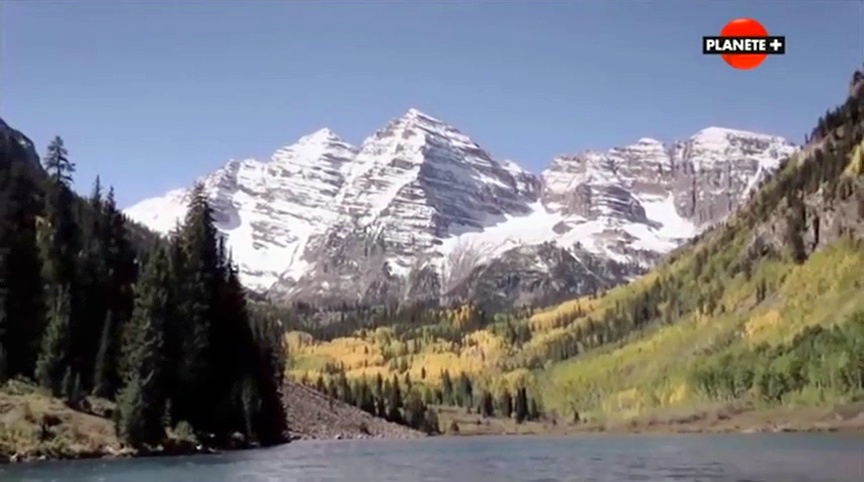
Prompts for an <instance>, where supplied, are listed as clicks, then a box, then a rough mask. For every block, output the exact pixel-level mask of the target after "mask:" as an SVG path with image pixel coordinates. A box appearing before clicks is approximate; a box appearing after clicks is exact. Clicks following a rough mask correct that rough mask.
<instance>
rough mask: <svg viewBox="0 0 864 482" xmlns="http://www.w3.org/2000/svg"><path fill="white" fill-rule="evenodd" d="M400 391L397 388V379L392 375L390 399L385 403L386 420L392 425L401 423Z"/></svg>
mask: <svg viewBox="0 0 864 482" xmlns="http://www.w3.org/2000/svg"><path fill="white" fill-rule="evenodd" d="M401 409H402V390H401V389H400V388H399V378H398V377H396V375H393V382H392V384H391V388H390V399H389V401H388V403H387V420H389V421H391V422H393V423H403V421H404V420H403V418H402V412H401V411H400V410H401Z"/></svg>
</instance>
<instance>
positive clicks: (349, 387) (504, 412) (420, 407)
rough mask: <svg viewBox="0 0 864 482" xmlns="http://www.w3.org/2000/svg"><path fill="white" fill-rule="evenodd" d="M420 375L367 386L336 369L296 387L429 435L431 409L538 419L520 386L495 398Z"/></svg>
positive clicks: (465, 384)
mask: <svg viewBox="0 0 864 482" xmlns="http://www.w3.org/2000/svg"><path fill="white" fill-rule="evenodd" d="M425 375H426V371H425V369H422V370H421V376H420V378H421V379H420V380H419V381H413V380H412V379H411V376H410V375H409V374H408V373H405V375H404V377H403V378H402V379H401V381H400V378H399V376H398V375H396V374H394V375H393V376H392V377H391V378H389V379H385V378H384V377H383V376H382V375H381V374H380V373H378V374H376V375H375V377H373V378H372V379H371V380H370V379H369V378H366V377H361V378H355V379H354V380H349V378H348V377H347V375H346V373H345V370H344V369H340V370H338V371H336V372H335V373H333V374H329V375H326V376H325V375H324V374H319V375H318V377H317V378H315V380H312V379H311V378H310V377H308V376H307V375H303V376H302V377H301V378H300V383H302V384H304V385H306V386H309V387H311V388H314V389H315V390H317V391H319V392H321V393H324V394H326V395H328V396H330V397H331V398H332V399H334V400H341V401H343V402H345V403H348V404H350V405H354V406H356V407H357V408H360V409H361V410H364V411H366V412H367V413H369V414H370V415H373V416H376V417H380V418H383V419H385V420H387V421H390V422H393V423H397V424H400V425H406V426H408V427H411V428H414V429H417V430H420V431H423V432H426V433H428V434H437V433H440V432H441V429H440V427H439V425H438V416H437V414H436V411H435V409H434V408H433V406H450V407H460V408H463V409H465V410H466V411H467V412H469V413H472V412H473V413H477V414H479V415H482V416H484V417H495V416H500V417H505V418H514V419H515V420H516V423H522V422H525V421H530V420H538V419H539V418H540V417H542V412H541V409H540V405H539V403H538V401H537V399H536V398H535V397H532V396H530V395H529V394H528V389H527V388H525V387H523V386H520V387H518V388H516V391H515V393H512V394H511V392H510V391H509V390H508V389H507V388H506V387H505V388H503V389H502V390H501V391H500V392H499V393H498V394H497V396H496V395H495V394H493V393H492V392H491V391H489V390H485V389H479V390H478V389H475V382H473V381H472V380H471V377H469V376H468V375H467V374H466V373H465V372H460V373H459V375H458V377H456V378H455V380H454V379H453V377H451V375H450V372H449V371H447V370H443V371H442V372H441V377H440V379H441V381H440V384H432V383H429V382H428V381H427V380H426V376H425Z"/></svg>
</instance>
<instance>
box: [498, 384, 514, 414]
mask: <svg viewBox="0 0 864 482" xmlns="http://www.w3.org/2000/svg"><path fill="white" fill-rule="evenodd" d="M499 405H500V409H501V416H502V417H506V418H510V417H512V416H513V397H512V396H511V395H510V390H507V389H506V388H505V389H504V390H503V391H502V392H501V397H500V402H499Z"/></svg>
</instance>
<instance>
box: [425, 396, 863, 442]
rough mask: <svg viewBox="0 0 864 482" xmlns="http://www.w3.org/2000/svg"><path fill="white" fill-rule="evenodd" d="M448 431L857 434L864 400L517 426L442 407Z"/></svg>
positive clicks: (441, 417) (440, 411) (442, 420)
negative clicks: (839, 403) (815, 405)
mask: <svg viewBox="0 0 864 482" xmlns="http://www.w3.org/2000/svg"><path fill="white" fill-rule="evenodd" d="M438 416H439V420H440V424H441V429H442V430H443V431H445V432H446V433H447V434H448V435H457V436H470V435H562V436H563V435H576V434H580V433H599V432H605V433H616V434H628V433H629V434H637V433H765V432H852V433H859V434H862V435H864V402H857V403H850V404H844V405H840V406H836V407H795V408H791V407H783V408H769V409H745V408H736V407H733V406H726V407H722V408H714V409H705V410H692V411H678V412H667V413H665V414H656V415H654V416H650V417H643V418H637V419H633V420H628V421H622V422H591V421H587V422H582V423H573V422H572V421H567V422H557V423H556V422H553V421H551V420H540V421H530V422H523V423H521V424H517V423H516V422H515V420H512V419H507V418H502V417H488V418H487V417H483V416H481V415H478V414H471V413H466V412H465V411H464V410H463V409H460V408H453V407H441V408H439V409H438Z"/></svg>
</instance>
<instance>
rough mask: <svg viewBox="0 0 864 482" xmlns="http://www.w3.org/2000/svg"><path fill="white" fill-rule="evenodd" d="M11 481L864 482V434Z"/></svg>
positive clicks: (95, 471) (323, 460) (73, 472)
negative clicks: (863, 435) (862, 435)
mask: <svg viewBox="0 0 864 482" xmlns="http://www.w3.org/2000/svg"><path fill="white" fill-rule="evenodd" d="M0 481H2V482H13V481H15V482H18V481H28V482H43V481H44V482H47V481H80V482H84V481H87V482H96V481H100V482H103V481H104V482H115V481H116V482H151V481H156V482H199V481H200V482H222V481H238V482H239V481H249V482H252V481H255V482H258V481H302V482H324V481H328V482H329V481H350V482H365V481H370V482H371V481H375V482H386V481H399V482H433V481H435V482H437V481H447V482H506V481H525V482H529V481H530V482H557V481H574V482H576V481H578V482H592V481H593V482H618V481H707V482H714V481H723V482H805V481H806V482H832V481H843V482H846V481H850V482H851V481H855V482H862V481H864V437H860V436H845V435H835V434H829V435H816V434H775V435H680V436H629V437H622V436H611V435H610V436H602V435H598V436H584V437H573V438H540V437H537V438H534V437H464V438H432V439H423V440H417V441H372V440H362V441H350V440H338V441H336V440H334V441H324V442H295V443H292V444H288V445H285V446H282V447H278V448H274V449H267V450H255V451H246V452H233V453H230V454H226V455H216V456H195V457H176V458H155V459H127V460H113V461H110V460H108V461H106V460H93V461H86V460H85V461H75V462H47V463H38V464H29V465H28V464H24V465H11V466H5V467H3V468H0Z"/></svg>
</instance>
